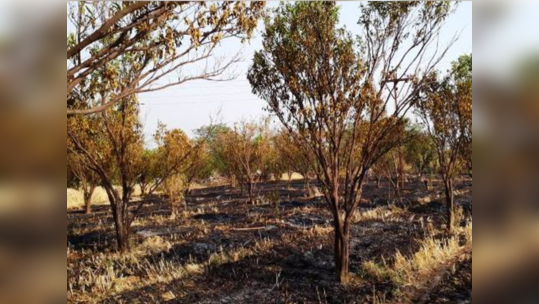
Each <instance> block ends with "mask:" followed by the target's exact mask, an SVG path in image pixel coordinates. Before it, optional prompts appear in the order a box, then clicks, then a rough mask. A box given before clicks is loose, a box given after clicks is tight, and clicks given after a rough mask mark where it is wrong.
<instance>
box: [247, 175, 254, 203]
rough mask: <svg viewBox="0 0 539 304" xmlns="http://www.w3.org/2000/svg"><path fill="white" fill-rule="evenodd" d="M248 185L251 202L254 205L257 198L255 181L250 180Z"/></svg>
mask: <svg viewBox="0 0 539 304" xmlns="http://www.w3.org/2000/svg"><path fill="white" fill-rule="evenodd" d="M247 187H248V190H249V203H250V204H251V205H254V204H255V199H254V189H253V188H254V187H253V181H251V180H249V182H248V183H247Z"/></svg>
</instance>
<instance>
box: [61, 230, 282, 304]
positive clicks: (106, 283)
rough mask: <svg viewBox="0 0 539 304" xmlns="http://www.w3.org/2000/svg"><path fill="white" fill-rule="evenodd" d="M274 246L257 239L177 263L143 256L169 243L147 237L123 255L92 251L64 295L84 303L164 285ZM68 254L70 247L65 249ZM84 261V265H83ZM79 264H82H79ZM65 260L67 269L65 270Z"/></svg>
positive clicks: (269, 241)
mask: <svg viewBox="0 0 539 304" xmlns="http://www.w3.org/2000/svg"><path fill="white" fill-rule="evenodd" d="M273 246H275V242H273V241H272V240H269V239H260V240H258V241H256V242H255V243H254V245H253V246H252V247H249V248H247V247H239V248H236V249H233V250H230V251H223V250H222V248H221V250H219V251H217V252H214V253H212V254H211V255H210V256H209V258H208V259H207V260H206V261H202V262H195V261H188V262H186V263H185V264H179V263H178V262H179V261H176V260H167V259H166V258H165V257H164V256H162V255H161V256H159V257H158V258H157V260H156V259H151V260H150V259H145V258H144V257H145V256H146V255H148V254H149V253H159V252H166V251H168V250H169V249H170V248H171V247H172V244H171V243H170V242H168V241H165V240H163V239H162V238H161V237H159V236H155V237H150V238H147V239H146V240H145V241H144V242H143V243H142V244H140V245H139V246H137V247H136V248H133V249H132V251H131V252H129V253H127V254H120V253H116V252H114V253H99V254H95V253H94V254H92V256H91V258H90V259H89V260H87V261H85V262H81V263H84V264H85V265H83V266H84V267H80V269H84V270H83V272H82V273H80V274H79V275H78V276H77V277H76V278H72V279H70V280H68V294H69V296H70V298H71V299H72V300H75V301H77V302H85V303H88V302H89V303H97V302H100V301H101V300H104V299H106V298H109V297H111V296H114V295H118V294H122V293H125V292H128V291H131V290H136V289H140V288H144V287H146V286H151V285H154V284H168V283H170V282H172V281H173V280H177V279H183V278H188V277H191V276H194V275H198V274H202V273H204V272H205V271H206V270H207V269H208V268H209V267H216V266H219V265H222V264H225V263H229V262H237V261H239V260H241V259H244V258H247V257H250V256H254V255H256V254H259V253H262V252H267V251H268V250H271V249H272V248H273ZM67 253H68V256H69V255H70V254H71V250H70V248H69V247H68V248H67ZM82 254H84V252H83V253H82ZM86 264H87V265H86ZM81 266H82V265H81ZM69 267H70V266H69V263H68V270H69ZM126 269H133V270H134V269H137V270H139V271H140V272H142V273H143V275H142V276H124V275H122V274H121V273H123V272H125V270H126Z"/></svg>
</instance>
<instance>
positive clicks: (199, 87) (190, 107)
mask: <svg viewBox="0 0 539 304" xmlns="http://www.w3.org/2000/svg"><path fill="white" fill-rule="evenodd" d="M268 5H269V6H270V7H272V6H276V5H278V2H269V3H268ZM339 5H340V6H341V10H340V23H341V25H345V26H346V28H347V29H348V30H350V31H352V32H353V33H359V27H358V25H357V20H358V16H359V2H355V1H347V2H339ZM263 30H264V25H263V22H260V23H259V26H258V28H257V31H256V32H255V35H254V37H253V38H252V39H251V41H249V42H248V43H244V44H242V43H241V42H240V41H238V40H234V41H231V40H229V41H227V42H224V43H222V45H221V46H220V47H219V50H218V51H217V52H216V53H215V54H216V55H217V56H227V55H228V56H230V55H234V54H235V53H237V52H238V50H241V55H242V62H240V63H238V64H237V65H235V66H234V69H233V71H231V73H233V74H234V75H236V76H237V78H235V79H234V80H232V81H227V82H210V81H193V82H188V83H185V84H182V85H180V86H176V87H171V88H168V89H165V90H162V91H157V92H152V93H145V94H141V95H139V100H140V102H141V113H140V115H141V121H142V123H143V125H144V134H145V138H146V144H147V146H149V147H153V146H154V143H153V140H152V138H153V137H152V134H153V133H154V132H155V130H156V127H157V123H158V121H161V122H163V123H165V124H166V125H167V126H168V127H169V128H180V129H182V130H183V131H185V132H186V133H187V134H188V135H189V136H192V135H193V130H195V129H197V128H199V127H201V126H204V125H208V124H209V123H210V122H211V121H212V119H213V121H218V122H223V123H226V124H229V125H230V124H232V123H234V122H238V121H241V120H253V119H258V118H260V117H261V116H263V115H267V114H268V113H267V112H266V111H265V110H264V107H265V106H266V103H265V101H263V100H261V99H259V98H258V97H257V96H256V95H254V94H252V93H251V87H250V85H249V82H248V80H247V77H246V75H247V71H248V69H249V66H250V64H251V60H252V58H253V55H254V52H255V51H257V50H259V49H261V48H262V37H261V33H262V32H263ZM458 32H460V39H459V40H458V41H457V42H456V43H455V45H454V46H453V47H452V48H451V49H450V51H449V52H448V54H447V55H446V57H445V60H444V61H443V62H441V64H440V66H439V69H440V70H442V71H445V70H447V69H448V68H449V67H450V63H451V62H452V61H454V60H456V59H457V58H458V57H459V56H460V55H463V54H469V53H471V52H472V3H471V2H462V3H461V4H460V5H459V7H458V8H457V10H456V12H455V13H454V14H452V15H451V16H450V17H449V18H448V19H447V21H446V25H445V27H444V28H443V29H442V32H441V36H440V42H441V44H442V45H444V44H446V43H447V42H448V41H449V40H451V38H452V37H453V36H454V35H455V33H458Z"/></svg>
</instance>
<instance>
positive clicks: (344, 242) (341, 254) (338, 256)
mask: <svg viewBox="0 0 539 304" xmlns="http://www.w3.org/2000/svg"><path fill="white" fill-rule="evenodd" d="M349 264H350V231H349V228H346V225H345V227H340V228H337V227H335V267H336V270H337V279H338V280H339V282H340V283H343V284H346V283H348V282H349V280H350V274H349Z"/></svg>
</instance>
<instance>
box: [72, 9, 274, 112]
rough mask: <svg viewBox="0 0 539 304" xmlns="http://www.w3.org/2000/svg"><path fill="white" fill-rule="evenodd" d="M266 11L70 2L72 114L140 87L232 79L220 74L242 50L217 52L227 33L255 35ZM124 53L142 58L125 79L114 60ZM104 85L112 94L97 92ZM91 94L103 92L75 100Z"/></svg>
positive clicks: (144, 89) (141, 89)
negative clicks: (86, 99)
mask: <svg viewBox="0 0 539 304" xmlns="http://www.w3.org/2000/svg"><path fill="white" fill-rule="evenodd" d="M263 11H264V2H249V3H247V2H215V3H211V4H208V3H206V2H181V1H171V2H157V1H152V2H147V1H144V2H142V1H141V2H131V1H129V2H128V1H125V2H85V1H82V2H76V3H75V2H72V3H68V14H67V17H68V30H70V29H72V30H71V31H70V32H69V34H68V35H67V104H68V109H67V113H68V114H91V113H97V112H101V111H103V110H105V109H106V108H108V107H111V106H112V105H114V104H115V103H117V102H120V101H121V100H123V99H124V98H126V97H129V96H132V95H134V94H140V93H144V92H151V91H156V90H161V89H164V88H167V87H170V86H174V85H180V84H182V83H185V82H187V81H191V80H197V79H205V80H226V79H230V78H231V77H221V76H222V74H223V73H224V72H225V71H226V70H227V68H228V67H230V66H231V65H233V64H235V63H236V62H238V60H239V56H237V55H236V56H232V57H230V59H227V60H223V59H219V58H214V57H213V54H214V51H215V49H216V48H217V47H218V45H219V43H220V42H221V41H223V40H227V39H230V38H235V37H239V38H241V39H242V40H245V39H248V38H250V36H251V34H252V32H253V30H254V29H255V28H256V26H257V23H258V19H259V17H260V16H261V15H262V14H263ZM126 58H129V60H134V61H135V62H136V64H133V65H132V66H131V68H132V75H133V77H132V78H131V79H130V81H128V82H123V83H120V82H118V81H117V76H118V75H119V73H120V69H119V68H118V67H117V66H116V65H115V63H117V62H119V61H124V59H126ZM197 64H198V65H197ZM199 66H202V68H200V69H193V68H191V69H190V70H191V71H194V70H197V72H194V73H192V74H186V73H185V71H186V70H188V69H189V68H190V67H199ZM176 71H182V72H183V73H182V74H180V75H174V72H176ZM165 80H168V81H165ZM103 90H105V91H106V92H107V93H108V94H97V93H99V92H100V91H103ZM87 95H92V96H93V97H100V99H95V98H92V99H95V100H94V101H93V102H92V103H88V104H86V105H85V107H76V108H74V107H71V106H70V105H72V104H73V103H74V102H76V101H77V100H79V99H81V98H80V96H87Z"/></svg>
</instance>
